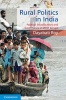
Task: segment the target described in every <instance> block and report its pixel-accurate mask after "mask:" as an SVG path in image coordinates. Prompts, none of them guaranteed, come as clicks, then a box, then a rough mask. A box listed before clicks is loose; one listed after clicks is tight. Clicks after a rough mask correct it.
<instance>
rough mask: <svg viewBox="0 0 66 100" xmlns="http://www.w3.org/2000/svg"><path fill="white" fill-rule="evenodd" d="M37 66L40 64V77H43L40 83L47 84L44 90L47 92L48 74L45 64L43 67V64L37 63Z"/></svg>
mask: <svg viewBox="0 0 66 100" xmlns="http://www.w3.org/2000/svg"><path fill="white" fill-rule="evenodd" d="M39 66H40V69H41V70H42V78H43V79H42V83H45V84H47V91H46V92H48V84H49V76H48V71H47V68H46V65H44V67H43V64H42V63H39Z"/></svg>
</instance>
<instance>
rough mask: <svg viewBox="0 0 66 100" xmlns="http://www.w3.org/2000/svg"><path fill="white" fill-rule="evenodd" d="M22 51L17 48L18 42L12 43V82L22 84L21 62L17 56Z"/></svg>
mask: <svg viewBox="0 0 66 100" xmlns="http://www.w3.org/2000/svg"><path fill="white" fill-rule="evenodd" d="M20 52H22V50H21V49H20V48H19V41H18V40H16V41H14V43H13V49H12V51H11V57H12V63H13V65H12V66H13V70H14V82H17V83H20V84H21V83H22V78H21V77H22V76H21V72H22V62H21V60H20V58H19V54H20Z"/></svg>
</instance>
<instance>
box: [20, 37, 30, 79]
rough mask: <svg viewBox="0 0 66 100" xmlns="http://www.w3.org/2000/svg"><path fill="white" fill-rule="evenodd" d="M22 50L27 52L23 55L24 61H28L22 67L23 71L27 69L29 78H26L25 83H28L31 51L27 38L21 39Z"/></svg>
mask: <svg viewBox="0 0 66 100" xmlns="http://www.w3.org/2000/svg"><path fill="white" fill-rule="evenodd" d="M21 49H23V50H24V52H25V53H24V54H22V55H24V58H23V59H22V60H26V61H25V62H24V63H23V65H22V67H23V70H24V69H25V71H26V77H27V78H25V79H26V80H25V81H28V72H29V67H28V66H29V64H30V53H31V50H30V48H29V44H28V41H27V38H26V37H25V36H22V38H21Z"/></svg>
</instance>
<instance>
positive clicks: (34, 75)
mask: <svg viewBox="0 0 66 100" xmlns="http://www.w3.org/2000/svg"><path fill="white" fill-rule="evenodd" d="M25 76H26V74H25V72H24V71H22V79H23V81H24V80H25ZM28 80H29V82H32V83H37V82H38V80H39V78H38V69H37V67H36V65H35V63H34V62H33V61H31V62H30V65H29V77H28Z"/></svg>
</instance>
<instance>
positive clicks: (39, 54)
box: [30, 42, 45, 83]
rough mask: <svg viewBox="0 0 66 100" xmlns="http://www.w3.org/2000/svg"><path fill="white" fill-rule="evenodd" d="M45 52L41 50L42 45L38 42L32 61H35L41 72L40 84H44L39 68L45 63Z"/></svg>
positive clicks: (34, 48) (31, 57)
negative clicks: (40, 64)
mask: <svg viewBox="0 0 66 100" xmlns="http://www.w3.org/2000/svg"><path fill="white" fill-rule="evenodd" d="M44 57H45V52H44V50H43V49H42V48H41V43H39V42H36V47H33V48H32V51H31V55H30V60H31V61H34V62H35V64H36V66H37V68H38V71H39V83H42V71H41V69H40V67H39V63H40V62H42V63H43V62H44Z"/></svg>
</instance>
